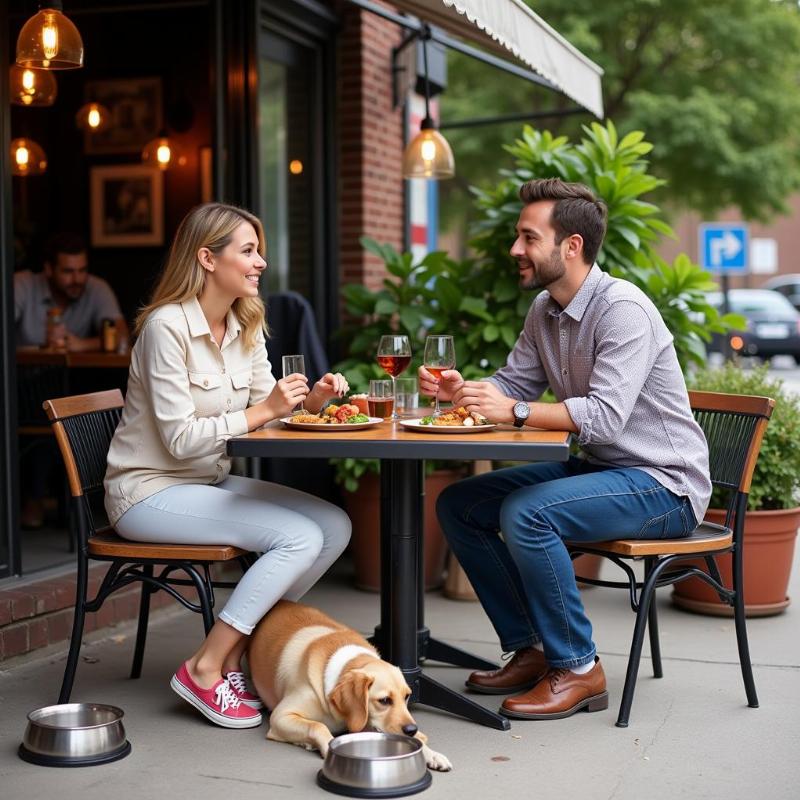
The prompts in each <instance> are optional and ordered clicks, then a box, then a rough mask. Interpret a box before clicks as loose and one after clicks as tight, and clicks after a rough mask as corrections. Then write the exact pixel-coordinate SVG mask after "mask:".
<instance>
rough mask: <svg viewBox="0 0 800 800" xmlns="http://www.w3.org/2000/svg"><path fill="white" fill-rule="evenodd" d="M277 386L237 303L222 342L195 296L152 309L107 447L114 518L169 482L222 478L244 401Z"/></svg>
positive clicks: (260, 341)
mask: <svg viewBox="0 0 800 800" xmlns="http://www.w3.org/2000/svg"><path fill="white" fill-rule="evenodd" d="M274 386H275V378H274V377H273V375H272V370H271V368H270V364H269V361H268V359H267V351H266V347H265V342H264V336H263V334H262V333H261V332H260V331H259V333H258V336H257V338H256V343H255V346H254V347H253V349H252V350H249V351H248V350H245V348H244V346H243V344H242V336H241V325H240V323H239V321H238V320H237V318H236V315H235V314H234V313H233V311H229V312H228V316H227V319H226V330H225V338H224V339H223V342H222V347H219V346H218V345H217V343H216V342H215V341H214V339H213V338H212V336H211V331H210V329H209V327H208V321H207V320H206V317H205V315H204V314H203V310H202V309H201V307H200V303H199V302H198V301H197V299H192V300H187V301H185V302H183V303H180V304H178V303H172V304H169V305H165V306H162V307H161V308H158V309H156V310H155V311H153V313H152V314H151V315H150V316H149V317H148V319H147V321H146V322H145V324H144V327H143V328H142V331H141V334H140V335H139V338H138V340H137V341H136V345H135V346H134V348H133V351H132V352H131V367H130V374H129V377H128V393H127V396H126V398H125V409H124V410H123V412H122V419H121V421H120V424H119V427H118V428H117V430H116V433H115V434H114V438H113V440H112V442H111V447H110V449H109V452H108V470H107V471H106V477H105V490H106V500H105V503H106V511H107V512H108V517H109V520H110V522H111V524H112V525H113V524H116V522H117V521H118V520H119V518H120V517H121V516H122V515H123V514H124V513H125V512H126V511H127V510H128V509H129V508H130V507H131V506H132V505H134V504H135V503H138V502H140V501H141V500H144V499H145V498H146V497H150V496H151V495H153V494H155V493H156V492H159V491H161V490H162V489H166V488H167V487H168V486H175V485H177V484H184V483H206V484H211V483H219V482H220V481H222V480H224V479H225V478H226V477H227V476H228V473H229V472H230V468H231V464H230V458H228V456H227V455H226V454H225V443H226V442H227V440H228V439H230V438H231V437H232V436H241V435H242V434H245V433H247V430H248V428H247V419H246V417H245V414H244V409H246V408H247V407H248V406H251V405H254V404H255V403H258V402H260V401H261V400H263V399H264V398H266V397H267V396H268V395H269V394H270V392H271V391H272V389H273V388H274Z"/></svg>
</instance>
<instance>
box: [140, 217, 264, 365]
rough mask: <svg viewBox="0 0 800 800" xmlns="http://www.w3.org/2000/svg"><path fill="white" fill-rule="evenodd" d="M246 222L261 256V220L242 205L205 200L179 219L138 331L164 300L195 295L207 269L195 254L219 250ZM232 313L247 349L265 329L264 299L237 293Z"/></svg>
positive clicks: (178, 301)
mask: <svg viewBox="0 0 800 800" xmlns="http://www.w3.org/2000/svg"><path fill="white" fill-rule="evenodd" d="M243 222H249V223H250V224H251V225H252V226H253V228H255V231H256V235H257V236H258V252H259V254H260V255H261V256H262V258H263V257H264V252H265V250H266V244H265V241H264V229H263V227H262V225H261V221H260V220H259V219H258V217H256V216H255V215H254V214H251V213H250V212H249V211H245V209H243V208H237V207H236V206H230V205H226V204H224V203H205V204H203V205H201V206H195V207H194V208H193V209H192V210H191V211H190V212H189V213H188V214H187V215H186V216H185V217H184V218H183V220H182V221H181V224H180V225H179V226H178V230H177V232H176V233H175V238H174V240H173V241H172V246H171V247H170V249H169V255H168V256H167V262H166V264H165V265H164V269H163V271H162V273H161V277H160V278H159V279H158V283H157V284H156V288H155V289H154V290H153V295H152V297H151V298H150V302H149V303H147V305H145V306H144V307H142V308H141V309H140V310H139V313H138V314H137V315H136V322H135V325H134V331H135V333H136V334H139V333H140V331H141V329H142V326H143V325H144V323H145V320H146V319H147V317H148V316H149V315H150V313H151V312H153V311H155V310H156V309H157V308H160V307H161V306H164V305H167V303H182V302H184V301H185V300H191V298H193V297H198V296H199V295H200V292H202V291H203V286H204V284H205V280H206V271H205V269H203V266H202V265H201V264H200V261H199V260H198V258H197V253H198V251H199V250H200V248H201V247H207V248H208V249H209V250H210V251H211V252H212V253H214V254H215V255H218V254H219V253H221V252H222V251H223V250H224V249H225V248H226V247H227V246H228V245H229V244H230V243H231V240H232V239H233V232H234V231H235V230H236V229H237V228H238V227H239V226H240V225H241V224H242V223H243ZM233 313H234V314H235V315H236V318H237V319H238V320H239V322H240V324H241V326H242V341H243V344H244V346H245V349H247V350H250V349H252V348H253V346H254V345H255V343H256V335H257V334H258V330H259V328H260V329H261V330H262V331H264V332H265V333H266V331H267V322H266V317H265V312H264V303H263V302H262V300H261V298H260V297H240V298H238V299H237V300H235V301H234V303H233Z"/></svg>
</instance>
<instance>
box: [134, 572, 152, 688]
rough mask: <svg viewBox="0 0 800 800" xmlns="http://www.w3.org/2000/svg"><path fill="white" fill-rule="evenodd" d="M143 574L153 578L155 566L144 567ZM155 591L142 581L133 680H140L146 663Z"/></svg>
mask: <svg viewBox="0 0 800 800" xmlns="http://www.w3.org/2000/svg"><path fill="white" fill-rule="evenodd" d="M143 572H144V574H145V575H147V576H148V577H150V578H152V577H153V565H152V564H145V565H143ZM152 594H153V589H152V587H151V586H150V584H149V583H147V582H146V581H142V595H141V597H140V598H139V624H138V626H137V628H136V645H135V647H134V648H133V664H132V665H131V678H134V679H135V678H139V677H141V674H142V662H143V661H144V646H145V642H146V640H147V623H148V621H149V619H150V596H151V595H152Z"/></svg>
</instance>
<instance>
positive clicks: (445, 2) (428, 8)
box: [389, 0, 603, 119]
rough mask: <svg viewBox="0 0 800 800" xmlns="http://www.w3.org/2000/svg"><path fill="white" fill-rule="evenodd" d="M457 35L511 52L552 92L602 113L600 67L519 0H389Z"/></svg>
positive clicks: (492, 49)
mask: <svg viewBox="0 0 800 800" xmlns="http://www.w3.org/2000/svg"><path fill="white" fill-rule="evenodd" d="M389 1H390V2H391V3H392V5H393V6H395V7H396V8H398V9H399V10H401V11H405V12H407V13H409V14H413V15H414V16H416V17H418V18H419V19H421V20H424V21H425V22H428V23H430V24H431V25H436V26H438V27H440V28H442V29H444V30H445V31H447V32H448V33H450V34H452V35H453V36H456V37H458V38H460V39H465V40H468V41H470V42H472V43H474V44H476V45H478V46H480V47H483V48H485V49H486V50H489V51H491V52H493V53H495V54H499V55H503V56H506V57H507V56H508V55H509V54H511V55H513V56H514V58H515V59H516V60H517V61H520V62H522V63H523V64H525V65H526V66H528V67H529V68H530V69H531V70H533V71H534V72H536V73H537V74H538V75H540V76H541V77H543V78H544V79H545V80H547V81H548V82H549V83H550V84H552V86H553V87H554V88H555V89H557V90H558V91H560V92H562V93H563V94H565V95H566V96H567V97H569V98H571V99H572V100H574V101H575V102H576V103H578V104H579V105H581V106H583V108H585V109H587V110H588V111H591V112H592V113H593V114H594V115H595V116H596V117H599V118H601V119H602V117H603V92H602V87H601V84H600V78H601V76H602V74H603V70H602V69H601V68H600V67H599V66H598V65H597V64H595V63H594V62H593V61H591V60H590V59H588V58H586V56H585V55H583V53H581V52H580V51H579V50H577V49H576V48H575V47H573V46H572V45H571V44H570V43H569V42H568V41H567V40H566V39H565V38H564V37H563V36H561V35H560V34H559V33H558V32H557V31H555V30H554V29H553V28H551V27H550V26H549V25H548V24H547V23H546V22H545V21H544V20H543V19H541V17H539V16H538V15H536V14H535V13H534V12H533V11H532V10H531V9H530V8H528V6H527V5H525V3H523V2H522V0H389Z"/></svg>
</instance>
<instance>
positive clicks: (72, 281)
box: [14, 233, 128, 352]
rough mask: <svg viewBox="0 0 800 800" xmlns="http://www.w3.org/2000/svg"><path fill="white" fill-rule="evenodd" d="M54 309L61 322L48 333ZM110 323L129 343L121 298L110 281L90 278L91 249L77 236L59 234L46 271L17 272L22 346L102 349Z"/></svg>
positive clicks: (17, 316) (51, 244) (48, 247)
mask: <svg viewBox="0 0 800 800" xmlns="http://www.w3.org/2000/svg"><path fill="white" fill-rule="evenodd" d="M52 308H57V309H60V311H61V322H60V325H59V326H55V327H53V326H51V327H50V328H49V329H48V325H47V316H48V311H50V309H52ZM106 318H107V319H112V320H114V322H115V323H116V326H117V338H118V340H119V341H122V340H123V339H127V338H128V326H127V324H126V323H125V318H124V317H123V316H122V312H121V311H120V309H119V303H118V302H117V298H116V296H115V295H114V292H113V290H112V289H111V287H110V286H109V285H108V283H106V281H104V280H103V279H102V278H98V277H96V276H95V275H90V274H89V261H88V258H87V255H86V245H85V244H84V241H83V239H82V238H81V237H80V236H78V235H77V234H74V233H59V234H56V235H55V236H53V237H51V238H50V239H49V240H48V242H47V245H46V246H45V253H44V271H43V272H30V271H28V270H25V271H22V272H15V273H14V322H15V324H16V329H17V346H18V347H24V346H30V345H37V346H44V345H51V346H55V345H56V344H61V343H63V344H64V346H65V347H66V349H67V350H72V351H76V352H77V351H84V350H100V349H101V343H100V333H101V325H102V320H103V319H106ZM48 336H49V337H50V340H49V341H48Z"/></svg>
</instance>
